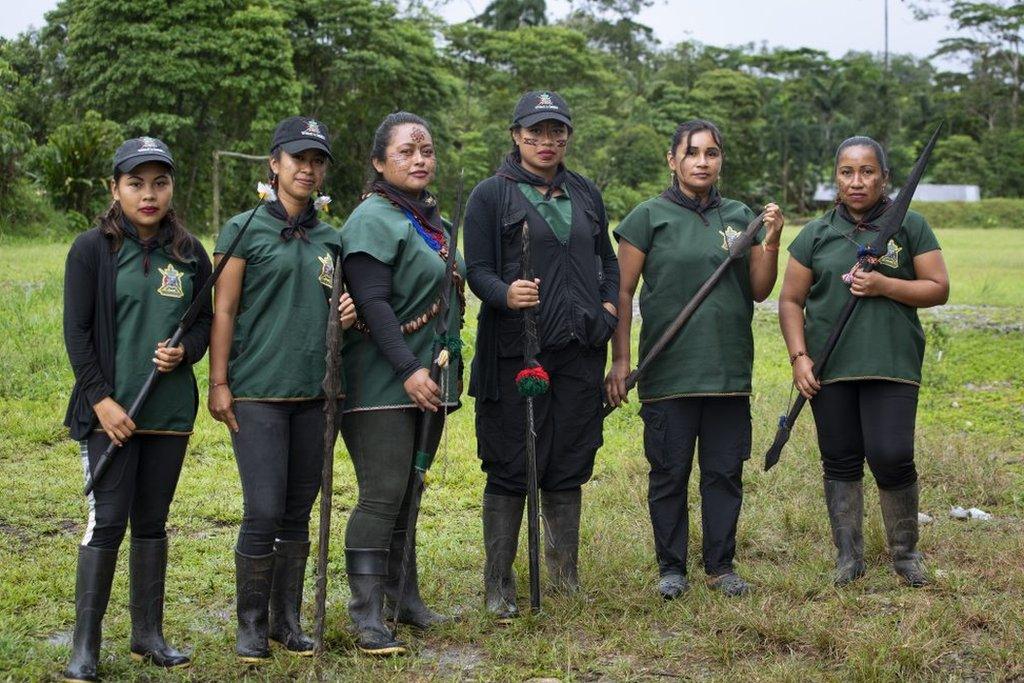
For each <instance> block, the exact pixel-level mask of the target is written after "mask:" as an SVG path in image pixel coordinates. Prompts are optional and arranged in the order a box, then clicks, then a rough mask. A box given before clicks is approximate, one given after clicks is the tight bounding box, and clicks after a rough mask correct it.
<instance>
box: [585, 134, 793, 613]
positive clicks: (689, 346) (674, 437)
mask: <svg viewBox="0 0 1024 683" xmlns="http://www.w3.org/2000/svg"><path fill="white" fill-rule="evenodd" d="M667 158H668V167H669V169H670V171H671V173H672V182H671V184H670V185H669V188H668V189H667V190H665V191H664V192H662V193H661V194H660V195H659V196H657V197H654V198H653V199H648V200H647V201H645V202H643V203H642V204H640V205H639V206H637V207H636V208H635V209H633V211H631V212H630V214H629V215H628V216H626V218H625V219H624V220H623V221H622V223H620V224H619V226H618V227H617V228H616V229H615V237H616V239H618V241H619V263H620V267H621V269H622V283H621V285H620V288H619V311H620V319H619V326H618V328H617V329H616V331H615V337H614V339H613V341H612V369H611V371H610V372H609V374H608V377H607V378H606V380H605V386H606V390H607V394H608V402H609V403H610V404H612V405H620V404H621V403H623V402H625V401H626V387H625V378H626V375H628V374H629V371H630V365H631V358H630V341H629V339H630V325H631V324H632V317H633V316H632V301H633V294H634V292H636V287H637V283H638V280H639V278H640V276H641V275H642V276H643V279H644V285H643V288H642V289H641V291H640V313H641V317H642V324H641V327H640V356H641V357H643V356H645V355H646V354H647V351H648V350H649V349H650V348H651V346H652V345H653V344H654V343H655V341H656V340H657V339H658V338H659V337H660V336H661V335H662V333H663V332H664V331H665V329H666V328H667V327H668V326H669V325H670V324H671V322H672V321H673V319H675V317H676V315H678V313H679V311H680V310H681V309H682V308H683V306H684V305H685V304H686V303H687V301H689V300H690V299H691V298H692V297H693V295H694V294H695V293H696V292H697V290H698V289H699V288H700V286H701V285H702V284H703V283H704V282H705V281H706V280H707V279H708V277H709V276H710V275H711V274H712V272H714V271H715V269H716V268H718V266H719V265H720V264H721V263H722V262H723V261H724V260H725V259H726V258H727V257H728V255H729V243H730V241H731V240H732V239H733V238H734V237H735V236H736V235H738V234H739V233H741V232H743V230H744V229H746V226H747V224H748V223H749V222H750V221H751V220H752V219H753V218H754V217H755V214H754V212H753V211H751V210H750V209H749V208H747V207H746V206H745V205H743V204H742V203H740V202H738V201H735V200H732V199H727V198H725V197H722V195H721V194H720V193H719V191H718V188H717V185H716V183H717V182H718V178H719V175H720V173H721V171H722V164H723V161H724V146H723V143H722V134H721V133H720V132H719V130H718V128H717V127H716V126H715V125H714V124H713V123H711V122H709V121H702V120H693V121H687V122H685V123H683V124H680V125H679V126H678V127H677V128H676V131H675V134H674V135H673V136H672V142H671V146H670V147H669V150H668V156H667ZM782 225H783V216H782V211H781V210H780V209H779V207H778V206H776V205H775V204H769V205H768V206H766V207H765V218H764V227H763V228H762V229H761V230H760V231H759V232H758V233H757V235H756V236H755V239H754V246H753V247H752V248H751V250H750V252H749V253H748V254H747V255H746V256H744V257H743V258H742V259H740V260H738V261H736V262H734V263H733V265H732V267H731V268H730V269H729V270H728V271H726V273H725V275H724V277H723V278H722V279H721V280H720V281H719V282H718V284H717V285H716V286H715V288H714V289H713V290H711V293H710V294H709V295H708V297H707V299H705V300H704V302H703V303H702V304H701V306H700V307H699V308H698V309H697V311H696V312H695V313H694V314H693V317H692V318H690V320H689V322H687V324H686V326H685V327H683V329H682V330H681V331H680V332H679V333H678V334H677V335H676V337H675V338H674V339H673V340H672V341H671V342H670V343H669V345H668V346H667V347H665V350H664V351H663V352H662V353H661V354H660V355H659V356H658V357H657V358H656V359H655V360H654V362H652V363H651V364H650V366H649V367H648V369H647V371H646V372H645V373H644V374H643V375H642V376H641V377H640V382H639V385H638V393H639V397H640V402H641V407H640V416H641V417H642V418H643V421H644V453H645V455H646V456H647V460H648V462H649V463H650V466H651V469H650V474H649V482H648V492H647V501H648V506H649V508H650V513H651V524H652V526H653V529H654V548H655V554H656V555H657V559H658V570H659V574H660V579H659V583H658V591H659V592H660V593H661V595H662V597H664V598H665V599H666V600H671V599H674V598H676V597H679V596H680V595H681V594H682V593H683V592H684V591H685V590H686V589H687V588H688V587H689V582H688V580H687V578H686V576H687V562H686V560H687V546H688V543H689V528H690V524H689V514H688V502H687V485H688V482H689V479H690V470H691V468H692V466H693V451H694V445H695V444H696V445H697V446H698V452H697V462H698V465H699V467H700V496H701V525H702V528H703V559H704V571H705V572H707V575H708V577H709V583H710V585H711V587H712V588H714V589H715V590H718V591H720V592H722V593H723V594H725V595H729V596H737V595H742V594H744V593H746V592H747V591H748V590H749V588H750V587H749V585H748V584H747V582H746V581H745V580H743V579H742V578H740V576H739V575H738V574H736V571H735V567H734V564H733V561H734V557H735V554H736V526H737V523H738V521H739V515H740V507H741V505H742V502H743V479H742V476H743V461H745V460H747V459H748V458H749V457H750V433H751V425H750V390H751V382H750V380H751V371H752V366H753V361H754V340H753V335H752V333H751V329H750V323H751V320H752V316H753V308H754V302H755V301H763V300H764V299H765V298H766V297H767V296H768V294H769V293H770V292H771V290H772V287H774V286H775V279H776V272H777V271H776V261H777V258H778V251H779V239H780V236H781V233H782Z"/></svg>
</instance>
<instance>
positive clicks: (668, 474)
mask: <svg viewBox="0 0 1024 683" xmlns="http://www.w3.org/2000/svg"><path fill="white" fill-rule="evenodd" d="M640 416H641V417H642V418H643V421H644V453H645V454H646V456H647V461H648V462H649V463H650V466H651V469H650V474H649V488H648V493H647V502H648V505H649V507H650V511H651V524H652V526H653V527H654V549H655V553H656V554H657V557H658V569H659V570H660V572H661V574H662V575H664V574H668V573H677V572H678V573H681V574H685V573H686V558H687V544H688V542H689V531H690V517H689V510H688V507H687V484H688V483H689V480H690V470H691V468H692V466H693V450H694V444H695V443H696V444H697V459H698V463H699V465H700V498H701V526H702V529H703V550H704V570H705V571H706V572H707V573H708V574H709V575H712V576H716V575H719V574H725V573H728V572H731V571H732V569H733V558H734V557H735V555H736V524H737V522H738V520H739V516H740V507H741V505H742V504H743V461H744V460H746V459H748V458H749V457H750V399H749V398H748V397H746V396H707V397H686V398H674V399H666V400H662V401H653V402H648V403H644V404H643V406H642V407H641V408H640Z"/></svg>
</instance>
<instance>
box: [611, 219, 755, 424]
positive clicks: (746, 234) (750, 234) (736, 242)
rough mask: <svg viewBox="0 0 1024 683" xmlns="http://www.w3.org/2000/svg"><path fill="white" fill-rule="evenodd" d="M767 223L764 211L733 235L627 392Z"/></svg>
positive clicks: (630, 381) (628, 383) (628, 378)
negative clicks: (723, 254)
mask: <svg viewBox="0 0 1024 683" xmlns="http://www.w3.org/2000/svg"><path fill="white" fill-rule="evenodd" d="M762 222H764V212H762V213H761V214H760V215H759V216H757V217H756V218H755V219H754V220H752V221H750V223H748V224H747V228H746V229H745V230H744V231H743V232H741V233H740V234H739V235H737V236H736V237H734V238H733V239H732V240H731V241H728V240H727V242H728V244H729V255H728V256H727V257H726V259H725V260H724V261H722V263H721V264H720V265H719V266H718V268H716V269H715V272H713V273H711V275H710V277H708V279H707V280H705V281H704V284H702V285H701V286H700V289H698V290H697V293H696V294H694V295H693V298H692V299H690V300H689V301H688V302H687V304H686V305H685V306H683V310H681V311H679V315H677V316H676V318H675V320H673V321H672V323H671V324H670V325H669V326H668V328H667V329H666V330H665V331H664V332H662V334H661V336H660V337H658V341H656V342H654V346H652V347H651V350H650V351H648V352H647V355H646V356H644V357H643V359H641V361H640V364H639V365H637V366H636V368H635V369H634V370H633V371H632V372H630V373H629V374H628V375H626V391H627V392H629V390H630V389H632V388H633V387H635V386H636V383H637V381H638V380H639V379H640V376H641V375H643V373H644V371H645V370H646V369H647V368H648V367H649V366H650V364H651V363H653V362H654V360H655V359H656V358H657V357H658V356H659V355H660V354H661V352H662V351H664V350H665V347H666V346H668V345H669V344H670V343H671V342H672V340H673V339H674V338H675V336H676V335H677V334H678V333H679V330H681V329H683V325H685V324H686V323H687V322H688V321H689V320H690V318H691V317H693V314H694V313H695V312H696V311H697V309H698V308H700V305H701V304H702V303H704V300H705V299H706V298H708V294H710V293H711V290H713V289H714V288H715V285H717V284H718V282H719V281H720V280H721V279H722V276H723V275H725V273H726V271H727V270H729V268H730V267H731V266H732V264H733V263H735V262H736V261H738V260H739V259H741V258H743V256H744V254H746V253H747V250H748V249H750V245H751V244H753V243H754V235H755V234H757V231H758V229H760V227H761V223H762ZM615 408H616V406H613V405H606V406H605V407H604V415H605V417H608V415H610V414H611V413H612V411H614V410H615Z"/></svg>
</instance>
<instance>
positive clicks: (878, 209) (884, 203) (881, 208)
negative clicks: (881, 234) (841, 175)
mask: <svg viewBox="0 0 1024 683" xmlns="http://www.w3.org/2000/svg"><path fill="white" fill-rule="evenodd" d="M888 208H889V198H888V197H886V196H885V195H884V194H883V195H882V196H881V197H880V198H879V200H878V203H877V204H875V205H874V206H872V207H871V208H870V209H868V210H867V212H866V213H865V214H864V215H863V216H862V217H861V219H860V220H857V219H856V218H854V217H853V216H852V215H851V214H850V210H849V209H848V208H846V204H844V203H843V202H842V200H840V199H839V198H838V197H836V211H837V212H838V213H839V217H840V218H842V219H843V220H844V221H847V222H848V223H853V229H854V230H870V231H871V232H878V228H876V227H875V226H874V225H872V223H874V222H875V221H876V220H878V217H879V216H881V215H882V214H883V213H885V210H886V209H888Z"/></svg>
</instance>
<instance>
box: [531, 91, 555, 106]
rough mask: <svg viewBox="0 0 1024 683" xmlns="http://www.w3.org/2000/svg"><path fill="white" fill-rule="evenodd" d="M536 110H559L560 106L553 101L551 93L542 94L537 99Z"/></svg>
mask: <svg viewBox="0 0 1024 683" xmlns="http://www.w3.org/2000/svg"><path fill="white" fill-rule="evenodd" d="M533 108H534V109H558V105H557V104H555V103H554V102H553V101H552V100H551V93H546V92H542V93H541V94H540V97H538V98H537V104H536V105H534V107H533Z"/></svg>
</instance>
